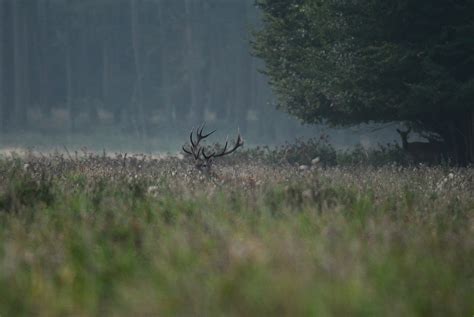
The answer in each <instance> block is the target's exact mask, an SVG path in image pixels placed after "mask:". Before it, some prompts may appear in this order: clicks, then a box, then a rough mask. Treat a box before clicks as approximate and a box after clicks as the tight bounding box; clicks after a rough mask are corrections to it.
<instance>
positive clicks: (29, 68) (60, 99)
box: [0, 0, 270, 136]
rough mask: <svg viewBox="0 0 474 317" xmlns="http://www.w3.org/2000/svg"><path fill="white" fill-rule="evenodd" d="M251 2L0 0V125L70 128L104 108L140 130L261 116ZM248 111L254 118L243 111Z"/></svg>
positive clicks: (92, 120) (263, 92)
mask: <svg viewBox="0 0 474 317" xmlns="http://www.w3.org/2000/svg"><path fill="white" fill-rule="evenodd" d="M256 21H257V9H256V8H255V6H254V1H253V0H200V1H196V0H100V1H98V0H81V1H73V0H34V1H32V0H0V70H1V76H0V120H1V122H0V125H1V129H2V130H3V131H4V132H7V131H16V130H17V129H24V128H25V127H33V128H34V127H35V126H36V125H37V124H38V122H41V121H42V120H47V119H48V118H50V117H51V116H52V113H53V112H54V111H57V110H58V109H59V110H62V111H63V112H64V113H65V116H66V120H64V122H67V124H68V127H66V128H68V129H70V130H71V131H74V130H75V129H79V128H84V127H86V128H87V127H88V126H92V125H94V124H96V123H97V121H98V120H100V118H101V116H100V111H105V112H107V113H108V114H111V116H112V118H111V119H110V120H111V121H113V122H114V123H116V124H120V125H121V126H123V127H125V128H126V129H127V128H128V129H129V130H131V131H134V132H136V133H139V134H140V135H144V136H146V135H148V134H149V133H152V131H153V127H154V126H159V125H168V126H173V125H175V124H176V123H177V122H182V121H186V122H193V123H194V122H200V121H203V120H205V119H209V118H211V119H212V118H213V117H215V118H216V119H218V120H222V121H227V122H233V121H236V120H237V121H239V123H240V127H241V129H242V130H245V128H246V127H245V124H246V122H247V121H248V120H247V119H248V117H249V116H250V117H251V116H252V115H253V116H257V117H258V116H262V115H263V111H265V109H264V107H262V106H263V105H265V103H266V102H267V100H268V98H269V95H270V92H269V89H268V88H267V87H266V82H265V79H264V78H263V77H262V76H261V75H259V74H258V73H257V72H256V69H257V65H256V64H257V61H256V60H255V59H254V58H252V57H251V55H250V54H249V36H248V34H249V32H248V31H249V29H250V27H251V26H252V25H255V23H256ZM249 114H250V115H249Z"/></svg>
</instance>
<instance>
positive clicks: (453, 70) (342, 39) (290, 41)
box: [254, 0, 474, 163]
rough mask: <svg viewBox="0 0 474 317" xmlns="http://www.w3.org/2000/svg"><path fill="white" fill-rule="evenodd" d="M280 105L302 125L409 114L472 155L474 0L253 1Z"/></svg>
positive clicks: (469, 158) (458, 152)
mask: <svg viewBox="0 0 474 317" xmlns="http://www.w3.org/2000/svg"><path fill="white" fill-rule="evenodd" d="M257 5H258V6H259V7H260V9H261V11H262V13H263V27H262V29H261V30H259V31H257V32H256V34H255V40H254V49H255V51H256V54H257V55H258V56H260V57H262V58H263V59H264V60H265V62H266V68H265V72H266V73H267V74H268V75H269V76H270V78H271V84H272V86H273V88H274V90H275V91H276V93H277V95H278V97H279V101H280V106H281V108H282V109H284V110H286V111H287V112H289V113H290V114H293V115H295V116H297V117H298V118H300V119H301V120H303V121H305V122H308V123H315V122H323V121H324V122H328V123H331V124H354V123H360V122H369V121H377V122H389V121H405V122H407V123H408V124H409V125H410V126H413V127H414V128H416V129H418V130H419V131H425V132H432V133H435V134H437V135H438V136H440V137H441V138H442V139H443V140H444V142H445V143H446V144H447V146H448V148H449V150H450V152H451V153H452V154H453V156H454V157H455V158H456V159H457V160H458V161H459V162H460V163H468V162H471V163H472V162H474V58H473V56H474V37H473V34H474V1H473V0H436V1H433V0H418V1H408V0H393V1H383V0H364V1H362V0H351V1H348V0H327V1H322V0H257Z"/></svg>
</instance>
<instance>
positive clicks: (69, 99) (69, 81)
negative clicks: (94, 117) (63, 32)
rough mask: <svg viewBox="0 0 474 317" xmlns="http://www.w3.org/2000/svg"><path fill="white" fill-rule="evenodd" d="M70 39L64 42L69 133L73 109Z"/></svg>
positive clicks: (72, 125) (70, 131)
mask: <svg viewBox="0 0 474 317" xmlns="http://www.w3.org/2000/svg"><path fill="white" fill-rule="evenodd" d="M69 42H70V41H67V43H66V48H65V51H66V56H65V58H66V59H65V70H66V107H67V111H68V114H69V133H70V134H72V133H73V132H74V119H75V118H74V109H73V104H72V103H73V98H74V97H73V83H72V58H71V46H70V43H69Z"/></svg>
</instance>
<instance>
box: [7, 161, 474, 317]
mask: <svg viewBox="0 0 474 317" xmlns="http://www.w3.org/2000/svg"><path fill="white" fill-rule="evenodd" d="M0 178H1V183H0V316H18V315H20V316H21V315H38V316H68V315H69V316H70V315H74V316H105V315H112V316H144V315H153V316H155V315H156V316H175V315H178V316H265V315H266V316H468V317H470V316H472V315H473V314H474V169H472V168H447V167H422V166H421V167H407V168H402V167H398V166H386V167H381V168H373V167H367V166H346V167H327V168H323V167H320V168H319V167H315V168H312V169H307V170H300V169H298V168H297V167H293V166H285V165H283V166H280V165H273V164H270V163H259V162H255V161H251V160H249V161H245V160H242V161H239V160H234V161H225V162H223V163H222V164H220V165H216V166H215V175H214V176H213V177H212V178H207V177H204V176H202V175H200V174H199V173H197V172H195V171H194V170H193V167H192V165H191V164H190V163H189V162H187V161H183V160H179V159H177V158H167V159H161V160H156V159H148V158H146V157H137V156H136V157H130V158H124V157H121V156H118V157H115V158H108V157H100V156H95V155H89V156H85V155H80V156H79V157H77V158H75V157H74V158H73V157H71V158H69V157H67V156H62V155H51V156H47V157H42V156H25V157H15V156H9V157H3V158H2V159H0Z"/></svg>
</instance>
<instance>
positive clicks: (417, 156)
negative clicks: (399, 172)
mask: <svg viewBox="0 0 474 317" xmlns="http://www.w3.org/2000/svg"><path fill="white" fill-rule="evenodd" d="M397 132H398V134H400V137H401V139H402V148H403V151H404V152H405V153H406V154H407V156H408V158H409V159H410V160H412V161H414V162H436V161H439V160H440V159H441V157H442V153H443V147H442V144H441V143H440V142H408V136H409V134H410V132H411V128H409V129H408V130H406V131H401V130H399V129H397Z"/></svg>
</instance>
